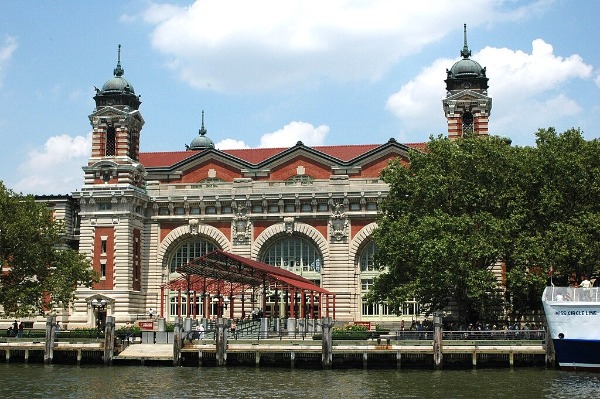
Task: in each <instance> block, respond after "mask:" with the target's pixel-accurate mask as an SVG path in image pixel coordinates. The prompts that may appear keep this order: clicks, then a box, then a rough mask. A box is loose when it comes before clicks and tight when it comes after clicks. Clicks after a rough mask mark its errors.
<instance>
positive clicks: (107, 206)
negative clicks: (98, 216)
mask: <svg viewBox="0 0 600 399" xmlns="http://www.w3.org/2000/svg"><path fill="white" fill-rule="evenodd" d="M111 209H112V204H111V203H110V202H100V203H99V204H98V210H99V211H110V210H111Z"/></svg>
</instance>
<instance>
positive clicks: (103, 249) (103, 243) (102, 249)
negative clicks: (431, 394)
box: [100, 237, 107, 255]
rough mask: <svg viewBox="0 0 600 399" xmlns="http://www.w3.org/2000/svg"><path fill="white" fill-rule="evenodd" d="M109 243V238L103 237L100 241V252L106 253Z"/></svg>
mask: <svg viewBox="0 0 600 399" xmlns="http://www.w3.org/2000/svg"><path fill="white" fill-rule="evenodd" d="M106 243H107V239H106V238H104V237H102V239H101V241H100V253H101V254H103V255H106V245H107V244H106Z"/></svg>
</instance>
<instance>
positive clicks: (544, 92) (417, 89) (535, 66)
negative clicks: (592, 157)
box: [387, 39, 592, 143]
mask: <svg viewBox="0 0 600 399" xmlns="http://www.w3.org/2000/svg"><path fill="white" fill-rule="evenodd" d="M471 59H473V60H476V61H477V62H479V63H480V64H481V65H482V66H490V67H489V68H488V69H487V76H488V78H489V79H490V81H489V85H490V88H489V94H490V96H491V97H492V100H493V106H492V114H491V118H490V131H491V133H493V134H500V135H508V136H510V137H513V139H515V138H517V136H518V135H519V134H531V133H532V132H535V131H536V130H537V128H538V127H547V126H554V125H555V124H556V123H557V122H558V121H559V120H560V118H562V117H565V116H572V115H576V114H577V113H579V112H581V110H582V108H581V107H580V106H579V105H578V104H577V102H576V101H575V100H574V99H572V98H570V97H569V95H568V94H567V92H565V86H567V85H566V83H567V82H571V81H573V80H575V79H590V78H592V67H591V66H590V65H588V64H586V63H585V62H584V61H583V59H582V58H581V57H580V56H579V55H577V54H574V55H571V56H569V57H561V56H558V55H556V54H554V50H553V48H552V46H551V45H550V44H548V43H546V42H545V41H543V40H541V39H536V40H534V41H533V42H532V51H531V54H528V53H525V52H523V51H521V50H511V49H507V48H493V47H486V48H484V49H483V50H481V51H480V52H479V53H476V54H473V55H472V56H471ZM456 61H458V59H454V60H448V59H439V60H436V61H435V62H433V63H432V64H431V66H428V67H426V68H424V69H423V70H422V71H421V72H420V73H419V75H417V76H416V77H415V78H413V79H412V80H411V81H410V82H408V83H406V84H405V85H403V86H402V87H401V88H400V90H399V91H398V92H396V93H394V94H392V95H391V96H390V97H389V98H388V101H387V108H388V109H389V110H390V111H392V112H393V113H394V114H395V115H397V116H398V117H399V118H400V119H402V121H403V122H404V123H405V124H406V126H407V127H409V128H411V127H412V128H416V127H421V131H422V128H423V126H424V125H425V126H427V127H428V128H429V129H431V130H432V132H435V133H443V132H445V129H446V126H445V119H444V116H443V113H442V112H441V99H442V97H443V96H444V95H445V93H444V88H443V86H441V85H440V82H441V81H443V80H444V79H445V70H446V68H450V67H451V66H452V65H453V64H454V62H456ZM431 110H440V111H439V112H437V113H436V114H434V115H436V117H435V118H432V115H431ZM515 141H516V142H517V143H518V141H519V140H518V139H517V140H515Z"/></svg>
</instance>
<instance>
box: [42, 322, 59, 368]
mask: <svg viewBox="0 0 600 399" xmlns="http://www.w3.org/2000/svg"><path fill="white" fill-rule="evenodd" d="M55 331H56V316H49V317H48V318H47V319H46V342H45V343H46V346H45V347H44V364H52V358H53V357H54V338H55V336H54V335H55Z"/></svg>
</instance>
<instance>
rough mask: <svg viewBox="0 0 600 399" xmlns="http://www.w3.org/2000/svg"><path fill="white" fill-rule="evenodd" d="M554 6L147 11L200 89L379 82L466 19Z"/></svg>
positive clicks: (158, 35)
mask: <svg viewBox="0 0 600 399" xmlns="http://www.w3.org/2000/svg"><path fill="white" fill-rule="evenodd" d="M547 3H548V1H544V0H542V1H538V2H533V3H530V4H526V5H521V4H516V5H515V4H513V3H505V2H498V1H497V0H473V1H470V2H456V1H437V2H435V5H431V6H427V7H424V6H423V5H422V4H421V3H418V2H417V3H414V2H413V3H407V2H399V1H391V0H379V1H375V0H373V1H368V2H350V1H343V0H337V1H335V0H332V1H325V2H324V1H321V0H288V1H280V0H262V1H244V2H240V1H234V0H202V1H200V0H199V1H196V2H194V3H193V4H192V5H190V6H186V7H178V6H174V5H171V4H161V5H152V6H150V7H149V8H148V9H147V10H146V11H145V13H144V15H143V17H144V19H145V21H146V22H147V23H149V24H151V25H154V30H153V32H152V35H151V40H152V45H153V46H154V47H155V48H156V49H158V50H159V51H160V52H162V53H164V54H165V55H166V56H167V57H168V59H169V61H168V65H169V66H170V68H172V69H173V70H174V71H175V72H176V73H177V74H178V75H179V77H180V78H181V79H183V80H184V81H186V82H188V83H189V84H191V85H192V86H195V87H198V88H201V89H207V88H209V89H211V90H217V91H229V92H231V91H264V90H270V89H274V88H281V87H289V86H293V85H296V84H300V83H310V84H318V83H319V81H320V80H322V79H331V80H337V81H351V80H372V79H377V78H379V77H380V76H381V75H382V74H383V73H385V72H386V71H388V70H389V68H390V67H391V66H392V65H394V64H395V63H397V62H398V60H399V59H401V58H403V57H406V56H408V55H410V54H414V53H416V52H419V51H420V50H421V49H422V48H423V47H424V46H426V45H428V44H431V43H433V42H436V41H438V40H439V39H441V38H442V37H444V36H445V35H446V34H448V33H449V32H450V31H453V30H454V29H455V28H456V26H460V25H462V23H463V22H464V18H465V15H468V16H469V20H470V21H475V22H474V23H473V24H474V25H484V24H487V23H491V22H493V21H494V22H495V21H498V20H512V19H523V18H525V17H526V16H527V15H531V14H532V13H533V12H534V11H537V10H540V9H544V8H545V7H548V5H547ZM510 6H514V9H509V8H508V7H510Z"/></svg>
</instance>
